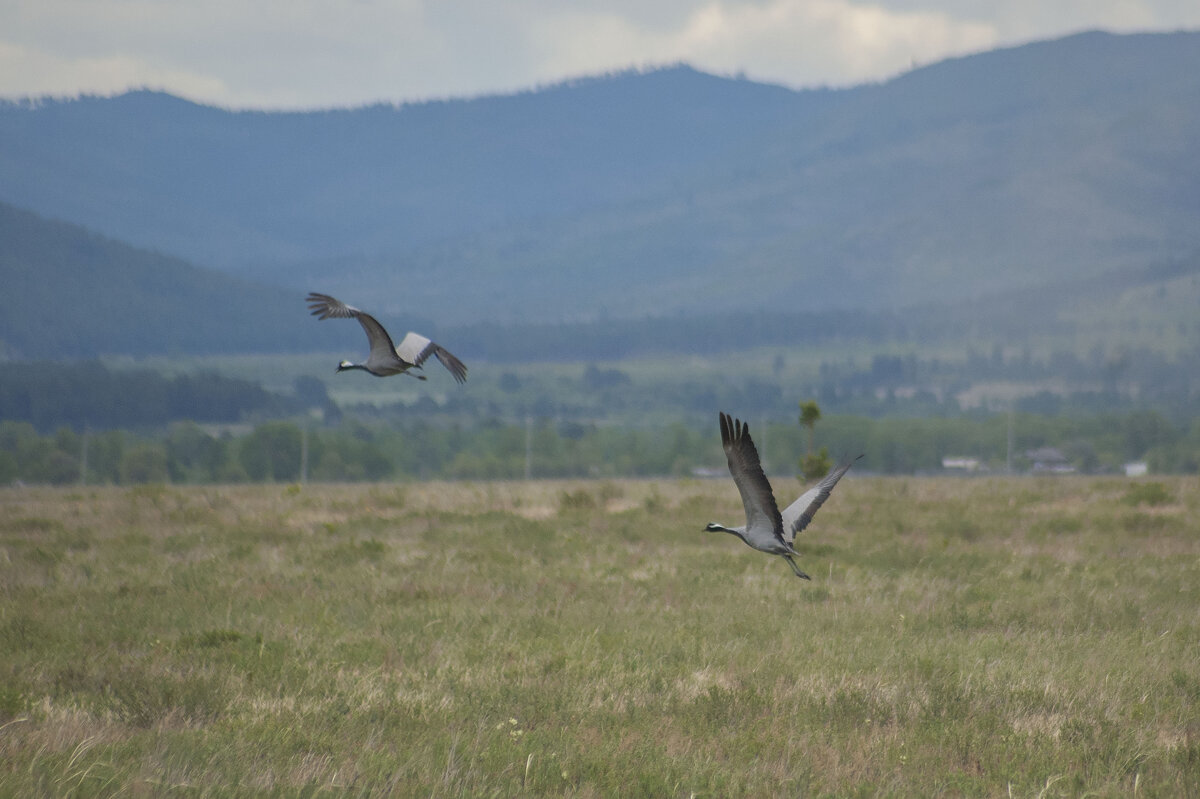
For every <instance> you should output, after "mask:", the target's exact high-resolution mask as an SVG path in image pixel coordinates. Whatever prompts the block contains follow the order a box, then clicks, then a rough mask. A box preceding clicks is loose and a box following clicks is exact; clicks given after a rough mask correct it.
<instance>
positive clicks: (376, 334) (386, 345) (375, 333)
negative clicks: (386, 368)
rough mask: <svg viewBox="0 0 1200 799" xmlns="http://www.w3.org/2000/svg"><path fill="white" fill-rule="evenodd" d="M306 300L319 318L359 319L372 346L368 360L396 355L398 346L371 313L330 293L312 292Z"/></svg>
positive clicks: (314, 314)
mask: <svg viewBox="0 0 1200 799" xmlns="http://www.w3.org/2000/svg"><path fill="white" fill-rule="evenodd" d="M305 302H307V303H308V310H309V311H311V312H312V315H313V316H315V317H317V318H318V319H357V320H358V323H359V324H360V325H362V328H363V330H364V331H366V334H367V343H368V344H369V345H370V347H371V353H370V355H368V356H367V360H368V361H372V360H379V359H380V358H383V359H384V361H386V360H390V359H391V358H392V357H393V356H394V355H395V353H396V346H395V345H394V344H392V337H391V336H389V335H388V332H387V330H385V329H384V327H383V325H381V324H379V322H377V321H376V320H375V317H373V316H371V315H370V314H369V313H365V312H364V311H360V310H358V309H357V308H355V307H353V306H350V305H347V304H346V303H344V302H342V301H341V300H338V299H335V298H333V297H330V296H329V295H328V294H317V293H316V292H311V293H310V294H309V295H308V297H307V299H306V300H305Z"/></svg>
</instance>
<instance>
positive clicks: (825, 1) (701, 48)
mask: <svg viewBox="0 0 1200 799" xmlns="http://www.w3.org/2000/svg"><path fill="white" fill-rule="evenodd" d="M534 32H535V35H534V36H533V39H534V41H535V45H536V46H537V47H538V49H539V50H540V51H541V52H542V53H543V54H544V55H543V57H544V60H545V64H546V68H547V70H548V71H551V72H556V73H558V74H582V73H588V72H596V71H602V70H604V69H611V68H613V67H614V66H622V65H628V64H635V65H644V64H648V63H666V62H672V61H687V62H689V63H692V64H693V65H695V66H697V67H700V68H702V69H709V70H713V71H718V72H725V73H732V72H745V73H747V74H748V75H750V76H751V77H755V78H759V79H768V80H773V81H778V82H782V83H786V84H790V85H811V84H815V83H835V84H847V83H853V82H859V81H863V80H870V79H875V78H878V77H881V76H884V75H888V74H892V73H895V72H898V71H900V70H902V69H905V68H908V67H909V66H910V65H911V64H912V63H913V62H914V61H929V60H933V59H935V58H939V57H944V56H946V55H950V54H961V53H965V52H971V51H977V50H983V49H986V48H988V47H990V46H992V45H993V44H994V43H995V42H996V40H997V31H996V29H995V28H994V27H993V26H991V25H988V24H985V23H981V22H972V21H963V20H956V19H954V18H952V17H950V16H949V15H947V14H945V13H940V12H929V11H893V10H889V9H887V8H885V7H883V6H881V5H874V4H862V3H855V2H850V1H849V0H770V1H769V2H760V3H748V2H719V1H715V2H706V3H704V4H703V5H701V6H699V7H696V8H694V9H693V10H692V11H691V13H689V14H687V15H686V16H685V17H683V18H682V19H680V20H679V22H678V24H677V25H676V26H675V27H674V28H673V29H670V30H662V29H658V30H651V29H647V28H643V27H638V26H637V24H636V23H635V22H634V21H633V20H631V19H630V18H629V17H626V16H619V15H616V14H611V13H605V12H603V11H598V10H597V11H592V12H586V11H577V12H573V13H567V14H560V15H557V16H554V17H550V18H546V19H542V20H540V21H539V22H537V23H536V24H535V26H534Z"/></svg>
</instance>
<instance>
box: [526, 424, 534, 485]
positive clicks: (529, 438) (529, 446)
mask: <svg viewBox="0 0 1200 799" xmlns="http://www.w3.org/2000/svg"><path fill="white" fill-rule="evenodd" d="M532 475H533V417H532V416H528V415H527V416H526V417H525V479H526V480H528V479H529V478H530V477H531V476H532Z"/></svg>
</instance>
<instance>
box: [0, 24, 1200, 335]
mask: <svg viewBox="0 0 1200 799" xmlns="http://www.w3.org/2000/svg"><path fill="white" fill-rule="evenodd" d="M1198 76H1200V34H1197V33H1191V32H1178V33H1161V34H1132V35H1113V34H1106V33H1099V32H1088V33H1081V34H1077V35H1074V36H1071V37H1066V38H1063V39H1058V40H1052V41H1046V42H1035V43H1031V44H1026V45H1021V46H1018V47H1013V48H1004V49H1001V50H995V51H989V52H987V53H981V54H975V55H970V56H962V57H957V58H954V59H948V60H946V61H942V62H938V63H936V64H930V65H925V66H922V67H919V68H917V69H914V70H912V71H910V72H907V73H905V74H903V75H900V76H897V77H895V78H893V79H890V80H888V81H884V82H879V83H873V84H864V85H861V86H857V87H851V88H847V89H808V90H793V89H788V88H786V87H780V86H774V85H770V84H759V83H755V82H752V81H746V80H744V79H737V78H728V77H720V76H712V75H707V74H705V73H702V72H699V71H697V70H695V69H692V68H691V67H688V66H686V65H683V66H680V65H676V66H673V67H669V68H665V69H658V70H649V71H643V72H634V73H621V74H618V75H614V76H611V77H601V78H597V79H594V80H582V81H571V82H564V83H562V84H556V85H552V86H550V87H545V88H540V89H537V90H531V91H527V92H520V93H516V94H511V95H497V96H485V97H480V98H471V99H461V100H454V99H451V100H439V101H429V102H425V103H420V104H415V105H414V104H405V105H402V106H386V105H372V106H362V107H359V108H356V109H348V110H346V109H343V110H339V109H333V110H328V111H315V112H295V111H291V112H260V111H229V110H222V109H213V108H211V107H207V106H201V105H197V104H194V103H191V102H190V101H186V100H181V99H179V98H174V97H171V96H169V95H159V94H156V93H151V92H143V93H132V94H128V95H122V96H119V97H116V98H108V99H105V98H96V99H89V100H79V101H67V102H62V103H49V104H44V103H29V104H28V107H19V106H20V104H13V103H9V104H0V200H4V201H6V202H10V203H13V204H15V205H19V206H21V207H26V208H30V209H31V210H33V211H35V212H37V213H39V214H43V215H45V216H49V217H54V218H60V219H65V220H69V221H72V222H76V223H79V224H82V225H85V226H86V227H89V228H91V229H94V230H98V231H102V232H104V234H105V235H110V236H113V237H114V238H117V239H120V240H123V241H128V242H129V243H131V244H133V245H135V246H137V247H141V248H147V249H153V250H159V251H162V252H169V253H172V254H173V255H176V256H179V257H181V258H183V259H185V260H188V261H191V262H193V263H199V264H204V265H207V266H213V267H217V268H221V269H224V270H226V271H227V272H232V273H235V274H238V275H241V276H247V277H252V278H254V279H255V280H257V281H259V282H263V283H271V284H276V285H281V286H284V287H287V288H289V289H291V290H294V291H299V290H306V289H307V287H309V286H312V285H321V286H324V287H325V290H328V291H330V292H331V293H334V294H335V295H337V294H344V295H346V296H351V297H362V296H371V297H374V298H378V301H379V303H378V304H379V305H380V306H381V307H382V310H385V311H392V312H406V313H411V312H412V310H413V309H420V311H421V313H422V314H428V315H429V316H431V317H434V318H437V319H439V320H440V321H442V322H443V323H445V324H467V323H470V322H472V321H474V320H478V319H490V320H499V321H504V320H506V319H507V320H525V319H528V318H530V317H531V316H532V317H536V318H538V319H541V320H543V321H551V322H553V321H561V320H569V319H589V318H602V317H604V316H610V317H616V318H620V317H639V316H644V315H646V314H662V313H680V314H688V313H699V312H703V311H704V309H707V308H714V307H716V308H725V309H740V310H749V309H756V308H762V309H771V310H774V311H785V310H800V311H803V310H817V309H821V308H832V307H842V308H845V307H862V308H892V309H896V308H903V307H912V306H914V305H918V304H920V303H923V302H936V303H954V302H968V301H972V300H977V299H979V298H983V297H990V296H999V295H1002V294H1004V293H1005V292H1010V291H1020V290H1024V289H1030V288H1035V287H1036V286H1038V285H1040V284H1042V283H1044V282H1046V281H1064V280H1068V281H1069V280H1074V279H1079V280H1085V279H1088V278H1091V277H1095V276H1096V275H1101V274H1105V273H1109V272H1112V271H1113V270H1119V269H1122V268H1136V267H1138V266H1139V265H1144V264H1147V263H1151V262H1157V261H1162V260H1171V259H1180V258H1187V257H1190V255H1191V254H1193V253H1195V252H1197V251H1200V230H1197V228H1198V227H1200V226H1197V225H1195V224H1194V220H1195V219H1196V218H1200V192H1197V191H1196V188H1195V187H1196V186H1197V185H1200V160H1198V159H1197V157H1196V154H1195V153H1196V149H1195V147H1194V143H1195V142H1196V141H1200V111H1198V110H1197V109H1200V103H1197V102H1195V100H1197V99H1200V77H1198Z"/></svg>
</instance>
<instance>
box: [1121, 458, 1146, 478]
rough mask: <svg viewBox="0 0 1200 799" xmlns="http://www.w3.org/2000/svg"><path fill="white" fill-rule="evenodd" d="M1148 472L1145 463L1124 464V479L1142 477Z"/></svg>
mask: <svg viewBox="0 0 1200 799" xmlns="http://www.w3.org/2000/svg"><path fill="white" fill-rule="evenodd" d="M1149 471H1150V467H1149V466H1147V465H1146V462H1145V461H1132V462H1130V463H1127V464H1125V476H1126V477H1142V476H1143V475H1145V474H1147V473H1148V472H1149Z"/></svg>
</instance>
